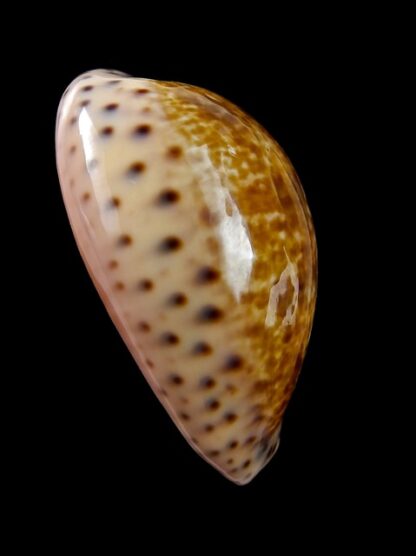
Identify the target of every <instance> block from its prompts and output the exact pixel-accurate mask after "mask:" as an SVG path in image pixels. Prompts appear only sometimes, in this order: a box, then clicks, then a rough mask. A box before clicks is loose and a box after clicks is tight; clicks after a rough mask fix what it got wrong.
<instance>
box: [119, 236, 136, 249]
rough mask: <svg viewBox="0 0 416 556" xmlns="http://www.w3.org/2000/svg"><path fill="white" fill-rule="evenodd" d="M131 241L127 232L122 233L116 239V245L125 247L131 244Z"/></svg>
mask: <svg viewBox="0 0 416 556" xmlns="http://www.w3.org/2000/svg"><path fill="white" fill-rule="evenodd" d="M132 243H133V239H132V237H131V236H130V235H128V234H122V235H121V236H120V237H119V238H118V240H117V245H118V246H119V247H127V246H128V245H131V244H132Z"/></svg>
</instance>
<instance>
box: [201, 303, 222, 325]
mask: <svg viewBox="0 0 416 556" xmlns="http://www.w3.org/2000/svg"><path fill="white" fill-rule="evenodd" d="M222 316H223V313H222V311H221V309H218V307H215V305H205V306H204V307H202V308H201V309H200V310H199V311H198V315H197V319H198V320H199V321H200V322H216V321H219V320H220V319H221V318H222Z"/></svg>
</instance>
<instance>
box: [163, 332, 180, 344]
mask: <svg viewBox="0 0 416 556" xmlns="http://www.w3.org/2000/svg"><path fill="white" fill-rule="evenodd" d="M160 341H161V342H162V344H167V345H170V346H173V345H175V344H179V337H178V336H177V335H176V334H173V332H164V333H163V334H162V335H161V336H160Z"/></svg>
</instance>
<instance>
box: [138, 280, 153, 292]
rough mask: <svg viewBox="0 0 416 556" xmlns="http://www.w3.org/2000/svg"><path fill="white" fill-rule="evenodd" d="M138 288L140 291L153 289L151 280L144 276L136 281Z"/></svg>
mask: <svg viewBox="0 0 416 556" xmlns="http://www.w3.org/2000/svg"><path fill="white" fill-rule="evenodd" d="M138 288H139V290H140V291H144V292H148V291H150V290H152V289H153V282H152V281H151V280H148V279H147V278H144V279H143V280H140V282H139V283H138Z"/></svg>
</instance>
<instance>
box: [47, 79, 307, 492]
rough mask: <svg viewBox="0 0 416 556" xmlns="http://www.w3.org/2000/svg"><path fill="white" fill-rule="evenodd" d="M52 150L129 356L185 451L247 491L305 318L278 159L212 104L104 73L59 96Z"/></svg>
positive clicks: (277, 418)
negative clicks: (186, 446) (192, 452)
mask: <svg viewBox="0 0 416 556" xmlns="http://www.w3.org/2000/svg"><path fill="white" fill-rule="evenodd" d="M56 149H57V165H58V172H59V179H60V183H61V187H62V193H63V197H64V201H65V205H66V208H67V211H68V215H69V219H70V222H71V225H72V229H73V231H74V234H75V238H76V241H77V244H78V247H79V249H80V251H81V254H82V256H83V259H84V261H85V264H86V266H87V268H88V271H89V273H90V275H91V278H92V279H93V281H94V283H95V285H96V287H97V290H98V292H99V294H100V296H101V298H102V300H103V302H104V304H105V306H106V308H107V310H108V312H109V314H110V316H111V318H112V320H113V322H114V324H115V325H116V327H117V329H118V330H119V332H120V334H121V336H122V338H123V339H124V341H125V343H126V344H127V346H128V348H129V350H130V352H131V354H132V355H133V357H134V359H135V360H136V362H137V364H138V366H139V367H140V369H141V371H142V372H143V374H144V376H145V377H146V379H147V381H148V382H149V384H150V386H151V387H152V389H153V391H154V392H155V394H156V395H157V397H158V398H159V400H160V401H161V403H162V404H163V406H164V407H165V409H166V410H167V411H168V413H169V414H170V416H171V418H172V419H173V420H174V422H175V424H176V425H177V427H178V428H179V429H180V431H181V432H182V434H183V435H184V437H185V438H186V440H187V441H188V442H189V443H190V445H191V446H192V447H193V448H194V449H195V450H196V452H198V453H199V454H200V455H201V456H202V457H203V458H205V459H206V460H207V461H208V462H209V463H210V464H211V465H213V466H214V467H215V468H216V469H217V470H218V471H220V472H221V473H222V474H223V475H225V476H226V477H227V478H228V479H230V480H232V481H234V482H235V483H237V484H246V483H248V482H249V481H250V480H251V479H252V478H253V477H254V476H255V475H256V474H257V473H258V472H259V471H260V469H262V467H264V465H265V464H266V463H267V462H268V461H269V460H270V458H271V457H272V456H273V454H274V453H275V451H276V449H277V446H278V443H279V432H280V426H281V420H282V415H283V412H284V410H285V408H286V406H287V403H288V401H289V398H290V396H291V393H292V391H293V388H294V386H295V383H296V379H297V376H298V373H299V371H300V368H301V365H302V361H303V358H304V354H305V349H306V346H307V343H308V340H309V336H310V331H311V325H312V319H313V312H314V307H315V298H316V244H315V236H314V231H313V226H312V221H311V217H310V214H309V210H308V206H307V203H306V199H305V196H304V193H303V190H302V188H301V185H300V183H299V180H298V177H297V175H296V173H295V171H294V169H293V167H292V166H291V164H290V162H289V160H288V158H287V157H286V155H285V154H284V152H283V151H282V149H281V148H280V147H279V146H278V145H277V143H276V142H275V141H274V140H273V139H272V138H271V137H270V136H269V135H268V134H267V132H266V131H265V130H264V129H263V128H262V127H261V126H260V125H259V124H257V123H256V122H255V121H254V120H253V119H252V118H250V117H249V116H248V115H246V114H245V113H243V112H242V111H241V110H240V109H238V108H237V107H236V106H234V105H233V104H231V103H230V102H228V101H226V100H225V99H223V98H221V97H220V96H218V95H216V94H213V93H211V92H208V91H206V90H203V89H200V88H198V87H194V86H190V85H184V84H181V83H171V82H160V81H154V80H150V79H136V78H131V77H129V76H126V75H125V74H121V73H118V72H112V71H106V70H96V71H91V72H88V73H87V74H84V75H81V76H80V77H78V78H77V79H75V80H74V81H73V82H72V83H71V85H70V86H69V87H68V89H67V90H66V91H65V93H64V95H63V97H62V101H61V104H60V107H59V111H58V119H57V130H56Z"/></svg>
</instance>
